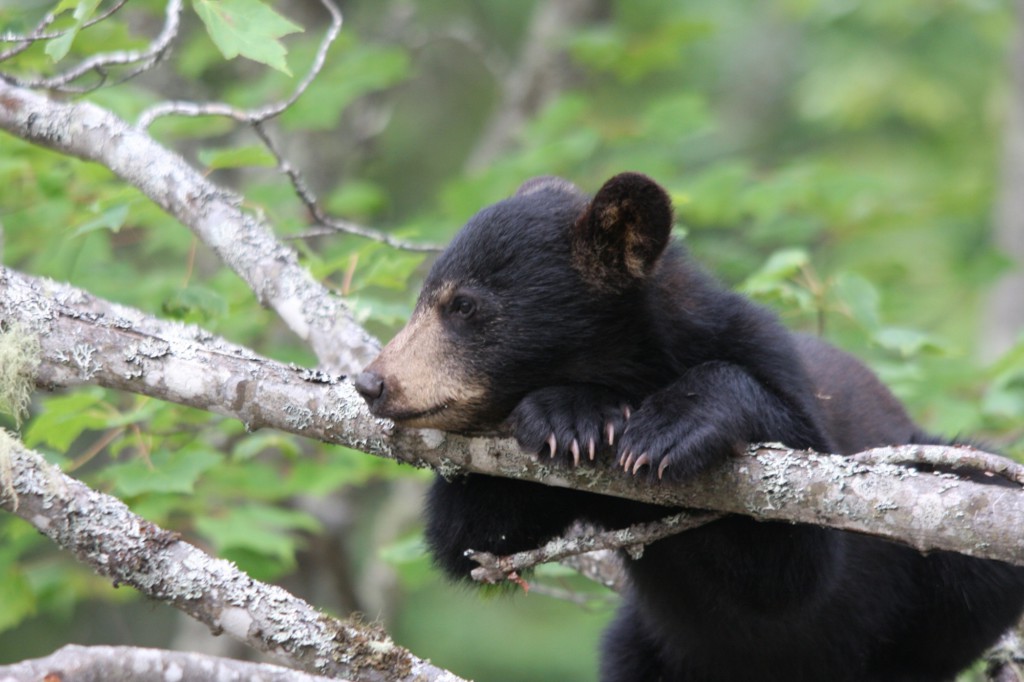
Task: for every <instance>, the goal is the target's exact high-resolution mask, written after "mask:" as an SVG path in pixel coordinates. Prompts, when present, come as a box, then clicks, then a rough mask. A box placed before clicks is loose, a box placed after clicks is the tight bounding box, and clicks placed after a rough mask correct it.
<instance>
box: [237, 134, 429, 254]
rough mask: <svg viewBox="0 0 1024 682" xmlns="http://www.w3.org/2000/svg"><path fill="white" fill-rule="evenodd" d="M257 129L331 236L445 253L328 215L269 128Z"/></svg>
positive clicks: (306, 235) (304, 235) (307, 205)
mask: <svg viewBox="0 0 1024 682" xmlns="http://www.w3.org/2000/svg"><path fill="white" fill-rule="evenodd" d="M252 127H253V130H254V131H255V132H256V135H257V136H259V138H260V140H261V141H262V142H263V144H264V146H266V148H267V149H268V150H269V151H270V153H271V154H273V155H274V158H275V159H276V160H277V168H278V170H280V171H281V172H282V173H284V174H285V175H286V176H288V180H289V181H291V183H292V188H293V189H294V190H295V194H296V195H297V196H298V197H299V201H301V202H302V204H303V206H305V207H306V210H307V211H309V214H310V215H311V216H312V217H313V219H314V220H316V222H317V224H318V225H320V226H322V227H324V228H326V233H327V234H338V233H339V232H341V233H344V234H351V235H355V236H357V237H364V238H366V239H372V240H373V241H376V242H380V243H382V244H386V245H388V246H390V247H392V248H396V249H402V250H404V251H415V252H420V253H436V252H438V251H440V250H441V247H439V246H436V245H434V244H418V243H416V242H410V241H406V240H404V239H400V238H398V237H395V236H393V235H390V234H388V233H386V232H381V231H379V230H374V229H372V228H369V227H364V226H362V225H359V224H357V223H353V222H351V221H349V220H342V219H340V218H335V217H333V216H330V215H327V213H326V212H325V211H324V210H323V208H321V207H320V204H319V202H318V200H317V198H316V195H315V194H314V193H313V190H311V189H310V188H309V185H308V184H307V183H306V180H305V178H304V177H303V176H302V173H301V172H300V171H299V169H297V168H296V167H295V166H293V165H292V164H291V162H289V161H288V159H286V158H285V157H284V155H283V154H282V153H281V150H280V149H279V148H278V147H277V144H276V143H275V142H274V140H273V139H272V138H271V137H270V135H269V134H268V133H267V130H266V127H265V126H264V125H263V122H261V121H259V122H257V121H253V122H252ZM309 234H310V233H309V232H304V233H303V234H302V237H308V236H309Z"/></svg>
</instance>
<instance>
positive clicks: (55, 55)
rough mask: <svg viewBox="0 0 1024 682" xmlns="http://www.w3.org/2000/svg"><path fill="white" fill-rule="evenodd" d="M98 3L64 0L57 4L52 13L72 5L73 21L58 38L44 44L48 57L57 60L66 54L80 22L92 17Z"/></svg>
mask: <svg viewBox="0 0 1024 682" xmlns="http://www.w3.org/2000/svg"><path fill="white" fill-rule="evenodd" d="M99 4H100V0H77V2H75V0H64V2H61V3H60V5H58V6H57V9H55V10H54V14H60V13H61V12H64V11H66V10H69V9H71V7H72V6H74V8H75V13H74V17H75V23H74V24H72V25H71V26H70V27H68V28H67V29H65V32H64V34H63V35H61V36H60V37H59V38H55V39H53V40H51V41H50V42H48V43H47V44H46V49H45V52H46V54H47V55H48V56H49V57H50V59H52V60H53V61H55V62H59V61H60V60H62V59H64V57H66V56H67V54H68V51H69V50H70V49H71V43H73V42H74V41H75V37H76V36H77V35H78V32H79V31H80V30H81V29H82V24H84V23H85V22H87V21H89V19H91V18H92V15H93V14H95V13H96V8H97V7H98V6H99Z"/></svg>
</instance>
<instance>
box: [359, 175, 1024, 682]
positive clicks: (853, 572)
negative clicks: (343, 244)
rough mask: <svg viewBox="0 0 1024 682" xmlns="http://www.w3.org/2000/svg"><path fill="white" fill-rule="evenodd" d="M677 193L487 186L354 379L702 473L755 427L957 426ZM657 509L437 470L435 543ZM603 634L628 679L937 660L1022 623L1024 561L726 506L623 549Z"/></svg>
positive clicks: (467, 541)
mask: <svg viewBox="0 0 1024 682" xmlns="http://www.w3.org/2000/svg"><path fill="white" fill-rule="evenodd" d="M671 228H672V208H671V204H670V201H669V199H668V196H667V195H666V193H665V192H664V190H663V189H662V188H661V187H659V186H658V185H657V184H655V183H654V182H653V181H652V180H650V179H649V178H647V177H645V176H643V175H639V174H635V173H623V174H621V175H617V176H615V177H613V178H611V179H610V180H608V182H606V183H605V184H604V186H603V187H601V189H600V190H599V191H598V192H597V194H596V195H595V196H594V197H593V198H592V199H591V198H589V197H587V196H586V195H584V194H583V193H581V192H580V191H579V190H578V189H576V188H575V187H574V186H573V185H572V184H570V183H569V182H567V181H564V180H560V179H557V178H537V179H534V180H531V181H528V182H527V183H526V184H524V185H523V186H522V187H521V188H520V189H519V191H518V192H517V193H516V194H515V196H513V197H511V198H509V199H506V200H505V201H501V202H499V203H497V204H495V205H493V206H490V207H488V208H485V209H484V210H482V211H481V212H480V213H478V214H477V215H476V216H474V217H473V218H472V219H471V220H470V221H469V223H468V224H467V225H466V226H465V227H464V228H463V229H462V231H461V232H459V234H458V235H457V236H456V237H455V239H454V240H453V241H452V243H451V245H450V246H449V247H448V248H447V250H445V252H444V253H443V254H442V255H441V256H440V257H439V258H438V260H437V262H436V263H435V264H434V266H433V268H432V269H431V271H430V274H429V275H428V277H427V280H426V282H425V284H424V286H423V291H422V293H421V294H420V297H419V301H418V303H417V305H416V309H415V311H414V313H413V316H412V319H411V320H410V321H409V323H408V325H407V326H406V327H405V328H404V329H403V330H402V331H401V332H399V333H398V335H397V336H396V337H395V338H394V340H392V341H391V343H389V344H388V345H387V347H385V348H384V350H383V351H382V352H381V354H380V356H379V357H378V358H377V359H376V360H375V361H374V362H373V363H372V364H371V365H370V366H369V367H367V369H366V370H365V371H364V372H363V373H362V374H360V375H359V376H358V377H356V380H355V383H356V387H357V389H358V390H359V392H360V393H361V394H362V395H363V396H364V397H365V398H366V400H367V402H368V403H369V405H370V408H371V410H372V411H373V413H374V414H376V415H379V416H382V417H388V418H391V419H393V420H395V421H396V422H398V423H399V424H402V425H407V426H419V427H430V428H437V429H445V430H450V431H461V432H480V431H485V430H493V429H495V428H498V427H502V426H504V427H506V428H509V429H510V430H511V432H512V434H513V435H514V436H515V437H516V439H517V440H518V441H519V443H520V444H521V445H522V447H523V448H525V449H526V450H528V451H532V452H536V453H538V454H539V455H540V456H542V457H545V458H549V457H556V458H558V459H560V460H561V461H563V462H565V463H566V464H567V465H568V466H583V465H585V466H603V465H612V466H619V467H621V468H623V469H624V470H625V472H626V473H625V474H624V475H633V476H641V477H645V478H646V479H647V480H649V482H650V485H658V483H659V480H661V479H666V480H669V479H670V480H675V481H679V480H685V479H687V478H689V477H692V476H694V475H695V474H697V473H699V472H703V471H705V470H707V469H708V468H709V467H713V466H714V465H715V464H716V463H718V462H721V461H723V460H724V459H725V458H728V457H730V456H732V455H733V454H734V453H736V452H737V451H738V450H741V449H742V448H744V447H745V446H746V445H747V444H748V443H757V442H769V441H770V442H782V443H785V444H786V445H788V446H790V447H793V448H797V449H805V448H809V449H814V450H818V451H821V452H838V453H845V454H849V453H854V452H858V451H861V450H863V449H865V448H869V447H872V446H876V445H882V444H895V443H920V442H939V441H937V440H936V439H934V438H933V437H931V436H928V435H927V434H925V433H923V432H922V431H920V430H919V429H918V428H917V427H916V426H915V425H914V424H913V422H911V421H910V419H909V418H908V417H907V415H906V413H905V412H904V410H903V408H902V407H901V406H900V405H899V403H898V402H897V401H896V399H895V398H894V397H893V396H892V395H891V394H890V393H889V392H888V391H887V390H886V389H885V388H884V387H883V386H882V385H881V383H879V382H878V380H877V379H875V377H874V376H873V375H872V374H871V373H870V372H869V371H868V370H867V369H866V368H865V367H864V366H863V365H861V364H860V363H859V362H858V361H856V360H855V359H853V358H852V357H850V356H848V355H846V354H845V353H842V352H841V351H838V350H836V349H833V348H831V347H830V346H827V345H826V344H824V343H822V342H820V341H818V340H816V339H813V338H810V337H802V336H795V335H793V334H791V333H789V332H787V331H786V330H785V329H783V328H782V327H781V326H780V324H779V322H778V321H777V320H776V318H775V317H774V316H773V315H772V314H771V313H770V312H768V311H766V310H764V309H762V308H760V307H758V306H757V305H754V304H753V303H751V302H750V301H748V300H746V299H744V298H742V297H741V296H739V295H737V294H734V293H731V292H730V291H728V290H726V289H724V288H722V286H721V285H719V284H718V283H716V282H715V281H714V280H713V279H712V278H711V277H709V276H708V275H707V274H705V273H704V271H703V270H702V269H701V268H700V267H699V266H697V265H696V264H695V263H693V262H692V261H691V260H689V258H688V257H687V255H686V253H685V252H684V251H683V249H682V248H680V247H679V246H678V245H675V244H672V243H670V232H671ZM667 513H668V511H667V510H666V509H664V508H662V507H656V506H653V505H648V504H642V503H637V502H631V501H627V500H620V499H615V498H610V497H603V496H600V495H594V494H588V493H583V492H577V491H572V490H564V489H557V488H550V487H546V486H543V485H538V484H533V483H525V482H519V481H514V480H507V479H498V478H491V477H486V476H479V475H469V476H465V477H463V478H460V479H458V480H453V481H446V480H443V479H440V478H439V479H438V480H437V481H436V482H435V483H434V486H433V488H432V489H431V491H430V495H429V500H428V505H427V531H426V533H427V541H428V543H429V546H430V549H431V551H432V553H433V555H434V557H435V559H436V561H437V563H438V564H439V565H440V566H441V567H442V568H443V569H444V570H445V571H446V572H448V573H449V574H451V575H452V576H455V577H457V578H467V577H468V575H469V571H470V569H471V568H473V565H472V564H471V562H470V561H469V560H467V559H466V558H465V557H464V556H463V552H464V551H465V550H466V549H469V548H472V549H476V550H485V551H488V552H493V553H496V554H508V553H512V552H516V551H520V550H524V549H528V548H532V547H535V546H537V545H538V544H540V543H542V542H544V541H546V540H548V539H550V538H552V537H554V536H557V535H558V534H560V533H562V532H563V531H564V530H565V529H566V528H567V527H568V526H569V525H570V524H571V523H572V522H573V521H575V520H577V519H583V520H586V521H589V522H592V523H596V524H599V525H601V526H604V527H608V528H618V527H622V526H625V525H628V524H631V523H634V522H637V521H642V520H651V519H655V518H660V517H662V516H664V515H666V514H667ZM627 570H628V577H629V589H628V593H627V594H625V595H624V601H623V604H622V606H621V608H620V610H619V613H618V614H617V616H616V618H615V620H614V622H613V624H612V625H611V627H610V628H609V629H608V631H607V633H606V634H605V637H604V642H603V645H602V662H601V671H602V672H601V675H602V679H604V680H608V681H615V682H637V681H646V680H649V681H652V682H653V681H662V682H683V681H685V682H698V681H699V682H716V681H722V682H726V681H728V682H739V681H744V682H745V681H747V680H759V681H760V682H773V681H778V682H799V681H807V682H842V681H849V682H865V681H868V682H897V681H898V682H912V681H919V682H941V681H943V680H952V679H953V677H954V676H955V675H956V673H957V671H959V670H961V669H963V668H964V667H965V666H967V665H969V664H970V663H971V662H972V661H973V660H974V659H975V658H977V657H978V656H979V655H980V654H981V653H982V651H983V650H984V649H985V647H987V646H989V645H990V644H992V643H993V642H994V641H995V640H996V639H997V638H998V637H999V635H1000V634H1001V633H1002V632H1003V631H1004V630H1005V629H1006V628H1008V627H1009V626H1011V625H1012V624H1013V623H1014V620H1015V619H1016V618H1017V617H1018V615H1019V614H1020V612H1021V609H1022V605H1024V569H1021V568H1017V567H1014V566H1010V565H1007V564H1003V563H999V562H995V561H985V560H979V559H971V558H967V557H964V556H961V555H959V554H954V553H948V552H935V553H932V554H930V555H928V556H923V555H921V554H919V553H917V552H915V551H913V550H911V549H908V548H906V547H902V546H898V545H895V544H892V543H888V542H885V541H882V540H878V539H874V538H870V537H866V536H860V535H855V534H850V533H845V532H841V531H835V530H828V529H824V528H818V527H814V526H806V525H792V524H787V523H764V522H756V521H753V520H751V519H748V518H745V517H741V516H730V517H725V518H722V519H721V520H718V521H716V522H714V523H711V524H708V525H706V526H704V527H701V528H698V529H696V530H693V531H689V532H686V533H683V534H680V535H677V536H674V537H671V538H668V539H665V540H661V541H660V542H656V543H654V544H652V545H651V546H649V547H647V548H646V551H645V552H644V553H643V556H642V557H641V558H640V559H638V560H631V559H627Z"/></svg>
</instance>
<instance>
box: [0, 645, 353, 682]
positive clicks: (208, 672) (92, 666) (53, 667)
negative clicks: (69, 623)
mask: <svg viewBox="0 0 1024 682" xmlns="http://www.w3.org/2000/svg"><path fill="white" fill-rule="evenodd" d="M327 679H328V678H326V677H321V676H319V675H309V674H306V673H302V672H299V671H297V670H291V669H290V668H282V667H280V666H276V665H270V664H267V663H252V662H250V661H238V660H235V659H231V658H221V657H218V656H207V655H204V654H197V653H186V652H182V651H166V650H163V649H146V648H142V647H130V646H79V645H77V644H68V645H67V646H63V647H61V648H60V649H58V650H57V651H55V652H53V653H52V654H50V655H49V656H46V657H44V658H35V659H32V660H28V661H21V662H19V663H14V664H12V665H5V666H0V680H3V681H4V682H15V681H17V680H25V682H28V681H29V680H74V681H75V682H85V681H87V680H97V682H99V681H102V680H132V681H133V682H167V680H188V681H189V682H246V681H247V680H265V682H325V681H326V680H327ZM336 682H337V681H336ZM342 682H344V681H342Z"/></svg>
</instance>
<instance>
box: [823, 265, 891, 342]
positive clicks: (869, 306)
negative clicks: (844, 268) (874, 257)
mask: <svg viewBox="0 0 1024 682" xmlns="http://www.w3.org/2000/svg"><path fill="white" fill-rule="evenodd" d="M833 292H834V293H835V294H836V295H837V296H838V297H839V300H840V302H842V303H844V304H846V307H847V308H849V310H850V314H851V315H852V316H853V319H855V320H856V321H857V322H859V323H860V324H862V325H863V326H864V327H866V328H867V329H877V328H878V325H879V323H880V322H879V321H880V314H879V301H880V299H881V297H880V296H879V294H878V289H876V288H875V285H873V284H872V283H871V282H869V281H868V280H866V279H865V278H863V277H861V276H860V275H855V274H853V273H849V272H844V273H842V274H841V275H839V276H838V277H836V282H835V285H834V286H833Z"/></svg>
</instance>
